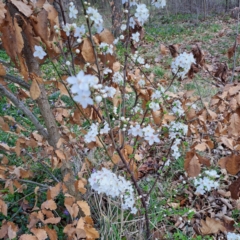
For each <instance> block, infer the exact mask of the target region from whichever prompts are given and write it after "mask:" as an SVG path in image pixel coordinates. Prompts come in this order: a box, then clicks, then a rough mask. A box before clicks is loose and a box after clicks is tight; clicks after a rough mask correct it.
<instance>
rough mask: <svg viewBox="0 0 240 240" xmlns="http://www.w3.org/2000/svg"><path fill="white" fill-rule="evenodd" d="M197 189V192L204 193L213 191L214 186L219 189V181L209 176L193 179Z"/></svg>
mask: <svg viewBox="0 0 240 240" xmlns="http://www.w3.org/2000/svg"><path fill="white" fill-rule="evenodd" d="M193 183H194V185H195V187H196V191H195V193H199V194H204V193H205V192H209V191H211V189H212V188H214V189H217V188H218V187H219V183H218V182H216V181H213V180H211V179H210V178H208V177H203V178H198V179H194V181H193Z"/></svg>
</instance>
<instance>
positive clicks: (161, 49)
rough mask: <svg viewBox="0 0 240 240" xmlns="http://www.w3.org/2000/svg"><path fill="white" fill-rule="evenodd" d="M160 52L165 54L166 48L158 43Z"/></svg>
mask: <svg viewBox="0 0 240 240" xmlns="http://www.w3.org/2000/svg"><path fill="white" fill-rule="evenodd" d="M160 52H161V54H162V55H167V48H166V47H165V46H164V45H163V44H160Z"/></svg>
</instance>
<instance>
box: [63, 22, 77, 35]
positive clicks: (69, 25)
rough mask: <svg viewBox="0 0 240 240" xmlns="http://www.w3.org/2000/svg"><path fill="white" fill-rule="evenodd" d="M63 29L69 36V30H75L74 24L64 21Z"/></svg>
mask: <svg viewBox="0 0 240 240" xmlns="http://www.w3.org/2000/svg"><path fill="white" fill-rule="evenodd" d="M63 31H64V32H65V33H66V35H67V36H69V35H70V32H71V31H75V25H74V24H70V23H66V25H63Z"/></svg>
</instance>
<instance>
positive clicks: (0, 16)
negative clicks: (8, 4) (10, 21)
mask: <svg viewBox="0 0 240 240" xmlns="http://www.w3.org/2000/svg"><path fill="white" fill-rule="evenodd" d="M6 12H7V10H6V9H5V4H4V3H3V2H2V1H1V2H0V25H1V24H2V22H3V20H4V19H5V13H6Z"/></svg>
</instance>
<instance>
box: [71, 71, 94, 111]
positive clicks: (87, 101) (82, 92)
mask: <svg viewBox="0 0 240 240" xmlns="http://www.w3.org/2000/svg"><path fill="white" fill-rule="evenodd" d="M67 82H68V83H69V84H71V85H72V87H71V92H72V93H73V94H75V96H74V97H73V99H74V100H75V101H76V102H78V103H80V104H81V105H82V107H83V108H86V107H87V106H88V105H92V104H93V100H92V98H91V91H90V88H91V87H93V86H95V85H96V84H97V83H98V78H97V77H96V76H93V75H90V74H85V73H84V72H83V71H80V72H79V73H78V74H77V76H71V77H68V78H67Z"/></svg>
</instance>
